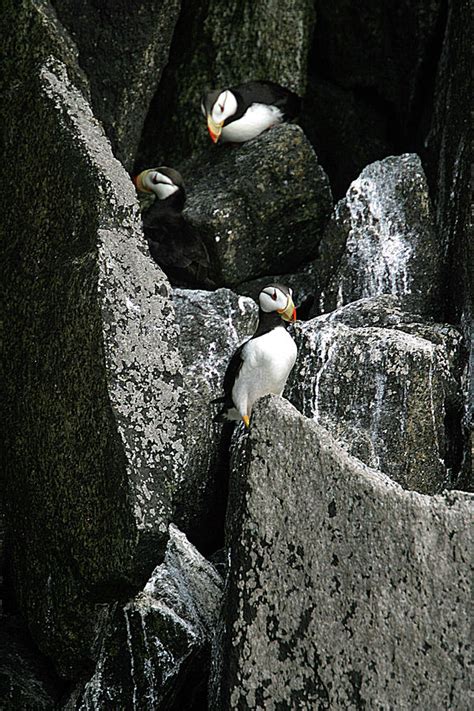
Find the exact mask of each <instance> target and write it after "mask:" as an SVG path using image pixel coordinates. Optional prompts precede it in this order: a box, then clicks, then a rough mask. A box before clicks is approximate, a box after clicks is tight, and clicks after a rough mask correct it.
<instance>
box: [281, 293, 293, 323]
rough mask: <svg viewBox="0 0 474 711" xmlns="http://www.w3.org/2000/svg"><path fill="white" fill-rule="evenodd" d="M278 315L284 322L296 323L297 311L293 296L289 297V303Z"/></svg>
mask: <svg viewBox="0 0 474 711" xmlns="http://www.w3.org/2000/svg"><path fill="white" fill-rule="evenodd" d="M278 313H279V314H280V316H281V317H282V319H283V320H284V321H293V322H294V321H296V309H295V305H294V303H293V299H292V298H291V296H289V297H288V303H287V305H286V307H285V308H284V309H278Z"/></svg>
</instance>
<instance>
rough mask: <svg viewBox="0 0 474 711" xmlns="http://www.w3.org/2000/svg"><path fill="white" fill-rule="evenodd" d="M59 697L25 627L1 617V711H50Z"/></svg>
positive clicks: (6, 616) (8, 617)
mask: <svg viewBox="0 0 474 711" xmlns="http://www.w3.org/2000/svg"><path fill="white" fill-rule="evenodd" d="M57 696H58V694H57V687H55V684H54V682H53V679H52V675H51V669H50V668H48V663H47V660H46V659H43V658H41V657H40V656H39V655H38V652H37V650H35V649H34V647H32V644H31V640H30V639H29V638H28V633H27V631H26V630H25V627H24V624H23V623H22V622H21V620H19V619H18V618H17V617H15V616H13V615H3V614H0V709H2V711H25V709H34V711H43V710H44V711H50V710H51V709H53V708H57V706H56V703H55V702H57Z"/></svg>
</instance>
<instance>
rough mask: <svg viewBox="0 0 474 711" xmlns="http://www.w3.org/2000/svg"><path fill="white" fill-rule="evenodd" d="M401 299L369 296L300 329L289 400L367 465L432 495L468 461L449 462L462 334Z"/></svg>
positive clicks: (300, 326)
mask: <svg viewBox="0 0 474 711" xmlns="http://www.w3.org/2000/svg"><path fill="white" fill-rule="evenodd" d="M394 301H395V300H394V299H393V297H378V298H375V299H366V300H365V299H363V300H361V301H359V302H355V303H354V304H350V305H348V306H346V307H342V308H341V309H339V310H337V311H335V312H333V313H332V314H327V315H324V316H320V317H318V318H315V319H312V320H311V321H307V322H306V323H297V324H296V326H295V334H294V338H295V340H296V343H297V345H298V358H297V361H296V365H295V368H294V370H293V372H292V374H291V376H290V380H289V383H288V392H289V399H290V400H291V402H292V403H293V404H294V405H295V406H296V407H297V408H298V409H299V410H300V411H301V412H302V413H303V414H304V415H306V416H307V417H311V418H313V419H314V420H315V421H316V422H318V423H319V424H321V425H323V426H324V427H327V429H328V430H329V431H330V432H331V433H332V434H333V435H334V436H335V437H336V438H337V439H338V440H339V441H340V443H341V444H342V446H344V447H345V448H346V449H348V451H349V452H350V453H351V454H353V455H355V456H357V457H359V458H360V459H361V460H363V461H364V462H365V463H366V464H368V465H369V466H373V467H375V468H377V469H380V470H381V471H383V472H384V473H385V474H388V475H389V476H391V477H392V478H393V479H395V481H397V482H398V483H399V484H401V485H402V486H404V487H406V488H408V489H415V490H417V491H420V492H422V493H425V494H433V493H437V492H439V491H440V490H441V488H442V487H443V486H447V485H448V484H449V482H450V479H451V476H452V475H453V474H457V473H458V471H456V472H452V471H450V468H451V467H453V466H456V467H457V468H458V469H459V467H460V465H461V463H460V462H459V461H456V462H451V461H449V457H450V445H449V443H448V441H447V439H448V436H449V435H450V434H451V433H448V432H446V430H445V422H446V417H447V413H448V412H451V411H452V410H456V409H459V405H460V401H461V394H460V386H459V382H458V377H459V375H460V372H459V371H460V368H459V365H460V341H461V335H460V333H459V332H458V331H457V330H456V329H454V328H452V327H449V326H443V325H439V324H431V325H428V324H426V323H421V322H420V317H415V318H414V319H413V317H412V315H411V314H407V313H404V312H403V311H402V310H401V309H400V307H399V306H400V305H399V304H396V303H394ZM395 423H396V425H395ZM458 426H459V428H460V422H459V423H458Z"/></svg>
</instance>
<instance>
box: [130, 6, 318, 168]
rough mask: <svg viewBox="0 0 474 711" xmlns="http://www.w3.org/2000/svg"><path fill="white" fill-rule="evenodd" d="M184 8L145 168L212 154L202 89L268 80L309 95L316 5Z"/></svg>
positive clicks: (149, 130) (155, 105) (146, 146)
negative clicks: (308, 70)
mask: <svg viewBox="0 0 474 711" xmlns="http://www.w3.org/2000/svg"><path fill="white" fill-rule="evenodd" d="M182 5H183V7H182V11H181V15H180V19H179V22H178V24H177V26H176V31H175V36H174V39H173V47H172V50H171V53H170V61H169V64H168V66H167V68H166V69H165V71H164V73H163V80H162V82H161V84H160V87H159V90H158V92H157V94H156V96H155V98H154V100H153V102H152V105H151V107H150V112H149V116H148V118H147V122H146V125H145V130H144V134H143V138H142V142H141V145H140V161H141V164H143V166H144V167H146V166H148V165H160V164H161V165H163V164H167V165H173V164H176V163H178V162H179V161H181V160H182V159H183V157H188V156H189V155H190V154H191V153H193V151H195V150H199V149H203V148H205V147H208V148H214V146H211V145H210V144H211V141H210V138H209V135H208V133H207V129H206V122H205V119H204V118H203V116H202V114H201V112H200V110H199V106H200V101H201V96H202V93H203V90H204V89H205V88H207V89H209V88H213V89H214V88H215V89H217V88H219V87H220V86H235V85H238V84H241V83H242V82H244V81H250V80H252V79H268V80H271V81H275V82H277V83H279V84H281V85H283V86H286V87H288V88H289V89H292V90H293V91H295V92H296V93H298V94H299V95H300V96H303V95H304V93H305V87H306V67H307V59H308V50H309V45H310V42H311V35H312V30H313V22H314V9H313V3H312V1H311V0H297V1H295V2H292V3H288V2H285V1H284V0H261V1H260V2H258V3H255V2H253V0H229V2H227V3H222V2H220V0H210V2H206V3H202V2H189V0H185V1H184V2H183V3H182ZM163 106H166V107H167V110H166V112H165V111H163ZM214 152H215V151H214Z"/></svg>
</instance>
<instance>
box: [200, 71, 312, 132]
mask: <svg viewBox="0 0 474 711" xmlns="http://www.w3.org/2000/svg"><path fill="white" fill-rule="evenodd" d="M300 104H301V99H300V97H299V96H297V95H296V94H294V93H293V92H292V91H290V90H289V89H285V87H283V86H280V85H279V84H275V83H274V82H272V81H249V82H247V83H246V84H240V85H239V86H234V87H230V88H229V89H218V90H216V91H210V92H209V93H207V94H205V95H204V96H203V97H202V102H201V110H202V113H203V114H204V116H205V117H206V118H207V129H208V131H209V135H210V137H211V139H212V140H213V142H214V143H217V141H218V140H219V139H220V140H221V141H223V142H226V141H229V142H234V143H243V142H244V141H249V140H250V139H251V138H255V137H256V136H258V135H260V134H261V133H262V131H266V130H267V129H268V128H271V127H272V126H275V124H278V123H282V122H283V121H291V120H292V119H294V118H296V117H297V115H298V113H299V110H300Z"/></svg>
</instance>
